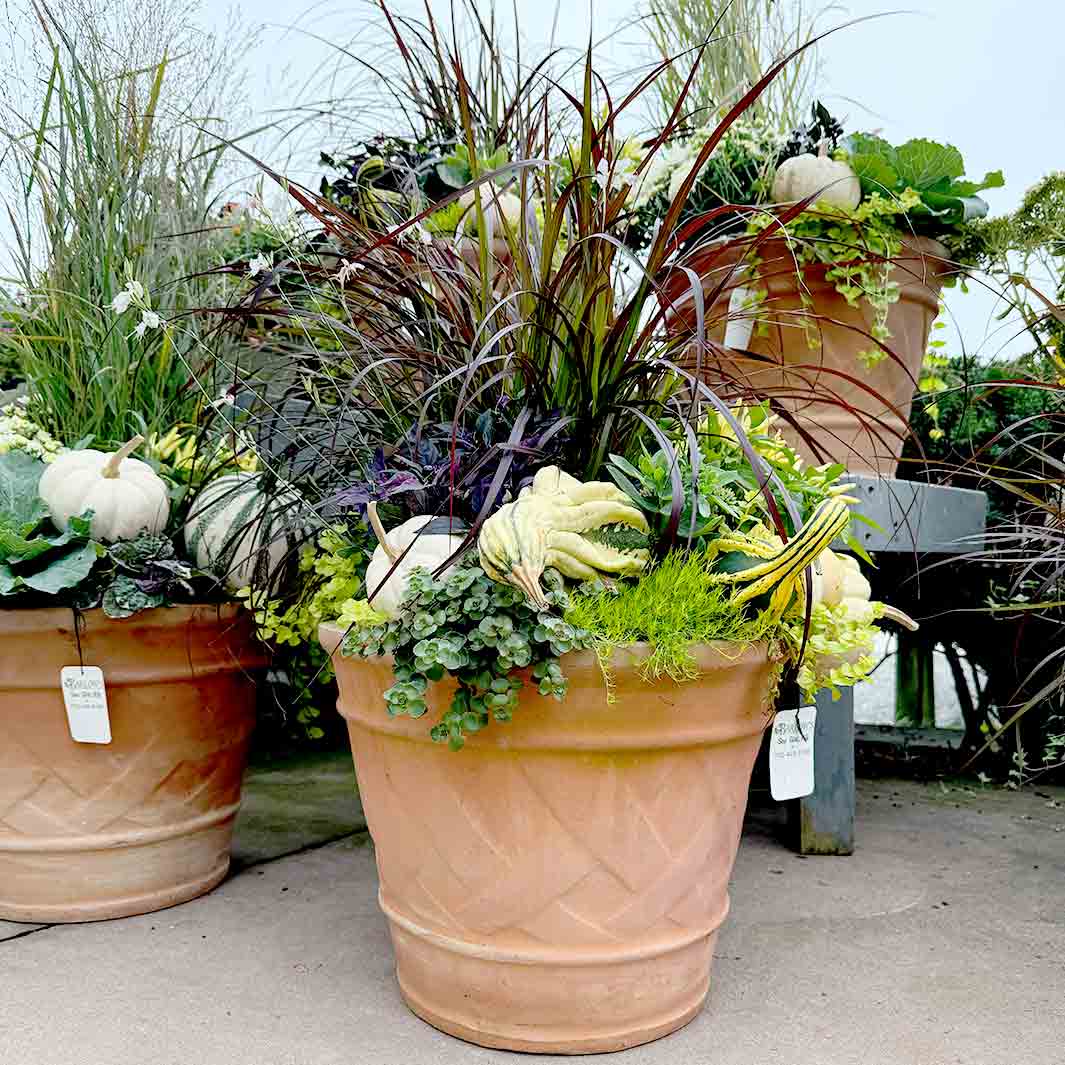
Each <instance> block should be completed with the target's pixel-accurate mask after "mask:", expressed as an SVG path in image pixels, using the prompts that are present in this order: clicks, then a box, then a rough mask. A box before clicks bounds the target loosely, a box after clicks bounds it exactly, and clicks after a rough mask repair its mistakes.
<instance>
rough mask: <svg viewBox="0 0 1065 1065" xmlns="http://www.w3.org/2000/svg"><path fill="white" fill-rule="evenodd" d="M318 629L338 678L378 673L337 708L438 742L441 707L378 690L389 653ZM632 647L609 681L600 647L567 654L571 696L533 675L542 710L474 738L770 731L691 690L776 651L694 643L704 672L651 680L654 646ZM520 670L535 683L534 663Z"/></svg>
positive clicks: (530, 742)
mask: <svg viewBox="0 0 1065 1065" xmlns="http://www.w3.org/2000/svg"><path fill="white" fill-rule="evenodd" d="M320 634H321V638H322V645H323V647H324V648H325V649H326V651H327V652H329V653H330V654H331V656H332V658H333V663H334V666H335V668H336V671H337V676H338V678H342V677H343V676H345V675H346V676H349V677H353V676H358V675H360V674H361V675H362V676H363V677H366V678H367V679H369V678H373V677H376V678H377V679H376V682H375V683H374V684H373V685H372V688H373V692H374V694H373V696H372V697H371V698H369V699H365V700H356V701H351V700H350V699H345V698H344V697H343V696H342V697H341V699H340V700H339V702H338V704H337V709H338V710H339V711H340V713H341V716H343V717H344V718H345V719H346V720H347V722H348V725H349V727H356V726H357V727H358V728H361V729H365V730H366V731H367V732H369V733H373V734H376V735H379V736H388V737H393V738H401V739H403V740H404V741H406V742H410V743H415V744H419V745H420V744H423V743H424V744H428V745H431V746H434V747H439V746H440V745H439V744H437V743H435V742H434V741H433V739H432V737H431V736H430V735H429V730H430V728H431V727H432V725H433V723H434V722H435V721H436V720H437V717H436V711H434V710H431V711H430V713H428V714H426V715H424V716H423V717H420V718H412V717H408V716H405V715H403V716H398V717H392V716H390V715H389V714H388V713H387V711H386V708H385V705H384V701H383V700H381V699H379V696H380V693H381V692H383V691H384V689H385V688H387V687H388V686H389V682H388V680H387V679H386V678H387V677H390V676H391V661H390V658H389V656H386V655H381V656H377V657H374V658H370V659H363V658H359V657H350V658H345V657H343V656H341V655H340V654H339V653H338V650H337V648H338V646H339V637H340V630H339V629H338V628H337V627H336V626H330V625H323V626H321V629H320ZM633 650H634V648H618V649H617V652H616V653H615V655H614V658H613V661H612V665H611V669H610V683H609V685H608V683H607V680H606V679H605V678H604V676H603V672H602V667H601V664H600V661H599V659H598V657H597V656H596V654H595V652H594V651H574V652H570V653H568V654H566V655H563V657H562V666H563V669H564V671H565V673H566V677H567V680H568V681H569V693H568V695H567V696H566V697H565V698H564V699H562V700H561V701H558V700H555V699H551V698H542V697H541V696H539V695H538V694H537V692H536V685H535V684H534V683H526V685H525V692H527V693H528V698H529V699H530V700H531V701H532V703H531V705H535V706H536V707H537V712H536V713H535V714H533V715H532V716H527V715H528V711H527V710H526V711H523V713H522V714H520V715H515V717H514V719H513V721H512V722H511V723H509V724H505V725H493V726H491V727H489V728H487V729H484V730H483V731H480V732H477V733H475V734H474V735H473V736H470V737H467V743H468V744H473V745H475V746H477V747H482V748H485V749H489V748H490V749H495V750H496V751H499V752H505V751H508V750H509V751H514V752H516V751H522V752H526V753H528V754H530V755H532V754H544V753H550V752H554V753H570V754H572V753H576V752H587V753H591V752H605V751H614V752H619V751H626V750H629V751H641V750H683V749H687V748H699V747H705V746H707V745H712V744H717V743H731V742H734V741H736V740H740V739H742V738H743V737H746V736H750V735H754V734H756V733H760V732H762V731H763V730H764V728H765V724H766V721H767V720H768V717H767V716H766V715H765V714H762V713H759V714H756V715H753V716H752V715H749V714H747V713H746V712H739V713H738V712H737V710H736V708H735V707H733V708H730V709H725V708H722V707H719V706H717V705H716V704H714V703H713V702H712V701H711V702H710V703H708V704H705V705H704V704H702V703H700V704H699V705H698V706H694V705H693V702H692V696H691V693H692V692H695V693H698V692H699V691H702V692H704V693H706V694H707V696H709V697H710V698H711V700H712V698H713V697H712V695H711V693H712V692H713V691H714V689H715V688H716V687H717V686H718V685H719V684H720V683H721V682H722V678H723V677H725V676H727V675H729V674H733V675H736V676H744V675H746V676H748V677H754V676H756V675H759V674H763V673H765V672H766V671H768V670H770V669H771V668H772V665H773V663H774V661H775V659H774V658H773V657H772V656H771V647H770V646H769V645H768V644H767V643H761V644H751V645H741V644H739V643H731V642H729V641H717V643H715V644H701V645H696V646H695V647H693V648H692V653H693V657H694V659H695V666H696V669H697V670H698V673H697V675H696V676H694V677H692V678H691V679H690V680H687V681H681V682H678V681H674V680H672V679H671V678H669V677H659V678H656V679H654V680H644V678H643V677H641V676H639V674H638V670H639V666H640V663H641V657H642V658H644V659H645V658H646V656H647V654H648V653H649V650H648V646H647V645H646V644H641V645H639V646H638V648H635V650H636V653H635V654H632V653H629V654H626V653H625V652H631V651H633ZM521 672H522V673H523V674H526V680H527V681H528V677H527V671H525V670H523V671H521ZM454 684H455V682H454V680H453V679H452V678H450V677H445V678H444V679H442V680H440V681H439V682H437V684H436V685H434V687H440V688H443V689H445V690H450V689H453V687H454ZM341 690H342V691H343V681H342V688H341ZM367 690H369V689H367ZM523 698H525V696H523ZM678 705H683V706H684V707H685V709H684V711H683V712H681V711H678V710H677V709H676V707H677V706H678ZM768 708H769V704H768V703H767V704H765V705H763V710H767V709H768ZM441 749H442V750H444V753H447V754H450V752H448V751H446V749H444V748H441Z"/></svg>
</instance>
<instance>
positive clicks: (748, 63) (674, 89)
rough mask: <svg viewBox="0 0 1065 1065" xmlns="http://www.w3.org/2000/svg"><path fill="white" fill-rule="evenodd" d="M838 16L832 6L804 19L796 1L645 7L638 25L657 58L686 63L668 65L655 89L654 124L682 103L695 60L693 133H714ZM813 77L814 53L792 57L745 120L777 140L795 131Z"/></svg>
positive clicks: (668, 0) (655, 1) (691, 0)
mask: <svg viewBox="0 0 1065 1065" xmlns="http://www.w3.org/2000/svg"><path fill="white" fill-rule="evenodd" d="M841 10H842V9H841V8H839V7H838V6H835V5H833V6H831V7H829V6H826V7H824V8H822V9H821V10H820V11H818V12H813V13H811V12H810V11H808V10H807V8H806V5H805V3H804V2H803V0H792V2H782V0H727V2H726V0H720V2H715V0H649V3H648V5H647V11H646V15H645V16H644V18H645V25H646V28H647V32H648V33H649V35H650V37H651V41H652V43H653V45H654V48H655V50H656V51H657V52H658V54H659V56H660V57H661V58H662V59H669V58H672V57H690V58H688V61H687V62H684V61H681V62H678V63H676V64H674V65H670V66H669V67H668V68H667V69H666V70H665V71H664V72H663V74H662V76H661V77H659V78H658V80H657V81H656V83H655V86H654V95H655V97H656V102H657V106H658V111H659V113H660V115H661V117H662V118H667V117H668V116H669V115H670V113H671V112H672V109H673V105H674V104H675V103H676V101H677V99H679V98H680V97H681V95H682V92H683V90H684V87H685V81H686V78H687V76H688V73H689V68H690V67H691V66H692V65H693V63H694V62H695V57H696V55H698V56H699V60H698V63H697V65H696V67H695V72H694V77H693V79H692V82H691V85H690V86H688V101H687V104H688V109H689V114H690V115H691V116H692V122H693V124H694V125H696V126H705V125H710V126H713V125H714V124H715V122H716V120H717V118H718V117H719V115H720V114H721V113H722V112H723V110H724V109H726V108H728V107H730V106H731V105H732V104H734V103H735V102H736V101H737V100H738V99H739V98H740V97H742V96H743V94H744V93H745V92H746V91H747V90H748V89H749V88H750V87H751V86H752V85H754V84H756V83H757V82H758V80H759V78H761V76H762V74H763V73H764V71H765V70H766V69H767V68H768V67H770V66H771V65H772V64H773V62H775V61H776V60H777V59H779V58H781V56H784V55H787V54H789V53H791V52H795V51H796V50H797V49H800V48H802V47H803V45H805V44H807V43H808V42H810V41H811V40H813V38H814V37H815V36H816V34H817V26H818V24H819V23H820V22H821V20H822V19H823V18H824V16H825V15H826V14H828V13H829V12H833V11H835V12H839V11H841ZM706 42H710V43H709V46H708V47H707V48H706V50H705V52H700V49H701V48H702V46H703V45H704V44H706ZM817 70H818V59H817V52H816V49H813V48H811V49H807V50H806V51H804V52H799V53H798V54H797V55H795V57H794V58H793V59H792V61H791V62H790V63H789V64H788V66H787V67H786V68H785V69H784V70H782V71H781V73H780V75H779V76H778V77H777V78H776V79H775V80H774V82H773V83H772V84H771V85H769V86H767V87H766V90H765V92H763V93H762V95H761V97H760V98H759V99H758V100H756V101H754V102H753V103H752V104H751V107H750V110H749V113H748V116H747V117H748V118H752V119H756V120H760V121H761V123H762V124H763V125H765V126H766V127H767V128H771V129H776V130H777V131H778V132H780V133H787V132H790V131H791V130H792V129H794V128H796V127H797V126H799V125H800V124H801V123H802V121H803V120H804V119H805V118H806V113H807V111H808V109H809V104H810V100H811V97H812V94H813V87H814V81H815V79H816V76H817Z"/></svg>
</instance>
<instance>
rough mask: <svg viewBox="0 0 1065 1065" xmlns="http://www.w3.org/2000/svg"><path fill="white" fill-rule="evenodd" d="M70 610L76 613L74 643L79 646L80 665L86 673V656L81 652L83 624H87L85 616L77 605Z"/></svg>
mask: <svg viewBox="0 0 1065 1065" xmlns="http://www.w3.org/2000/svg"><path fill="white" fill-rule="evenodd" d="M70 612H71V614H73V615H74V643H75V645H76V646H77V648H78V665H79V666H80V667H81V671H82V673H84V672H85V657H84V655H83V654H82V653H81V626H82V625H83V624H85V616H84V615H83V614H82V612H81V611H80V610H79V609H78V608H77V607H76V606H72V607H71V608H70Z"/></svg>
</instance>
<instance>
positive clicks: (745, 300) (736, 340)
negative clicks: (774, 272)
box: [725, 285, 754, 351]
mask: <svg viewBox="0 0 1065 1065" xmlns="http://www.w3.org/2000/svg"><path fill="white" fill-rule="evenodd" d="M751 296H752V293H751V290H750V289H748V288H744V287H743V285H737V286H736V287H735V288H734V289H733V290H732V292H731V294H730V295H729V298H728V318H727V319H726V321H725V347H726V348H739V349H740V350H741V351H745V350H746V349H747V347H748V346H749V345H750V343H751V333H753V332H754V308H753V307H752V306H751V305H750V303H751Z"/></svg>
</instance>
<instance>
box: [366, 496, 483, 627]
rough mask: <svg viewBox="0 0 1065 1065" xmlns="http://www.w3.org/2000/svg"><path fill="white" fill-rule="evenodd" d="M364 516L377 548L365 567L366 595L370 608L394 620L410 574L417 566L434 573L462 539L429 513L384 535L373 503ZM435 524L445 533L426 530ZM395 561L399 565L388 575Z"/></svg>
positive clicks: (451, 527) (452, 526) (449, 524)
mask: <svg viewBox="0 0 1065 1065" xmlns="http://www.w3.org/2000/svg"><path fill="white" fill-rule="evenodd" d="M366 513H367V517H368V518H369V521H370V527H371V528H372V529H373V531H374V535H375V536H376V537H377V547H376V548H375V549H374V553H373V557H372V558H371V559H370V564H369V566H367V568H366V595H367V596H368V597H369V600H370V606H372V607H373V608H374V609H375V610H379V611H380V612H381V613H382V614H384V615H386V616H387V617H390V618H394V617H396V615H397V614H398V613H399V604H400V601H401V600H402V599H403V596H404V594H405V593H406V591H407V582H408V581H409V580H410V575H411V573H412V572H413V571H414V570H415V569H416V568H417V567H418V566H424V567H425V568H426V569H428V570H430V571H432V570H435V569H436V568H437V567H438V566H440V565H441V564H442V563H444V562H446V561H447V560H448V559H449V558H450V557H451V556H452V555H453V554H454V553H455V552H456V551H457V550H458V548H459V547H460V546H461V545H462V541H463V539H464V537H463V536H462V535H455V533H454V532H452V531H449V530H453V529H454V525H452V524H451V523H449V522H448V520H447V519H446V518H434V517H433V516H432V515H431V514H418V515H415V517H413V518H408V520H407V521H405V522H404V523H403V524H402V525H397V526H396V527H395V528H394V529H391V530H389V531H388V532H386V531H385V527H384V526H383V525H382V524H381V519H380V518H379V517H378V516H377V504H376V503H370V504H369V505H368V506H367V507H366ZM437 522H439V523H440V524H441V526H442V527H443V529H444V531H442V532H437V531H436V530H435V528H427V526H432V525H433V524H434V523H437ZM407 548H410V550H409V551H408V550H407ZM404 551H406V554H404ZM397 559H398V560H399V565H396V568H395V570H394V571H393V572H392V574H391V575H389V570H391V569H392V567H393V566H394V565H395V564H396V561H397Z"/></svg>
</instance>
